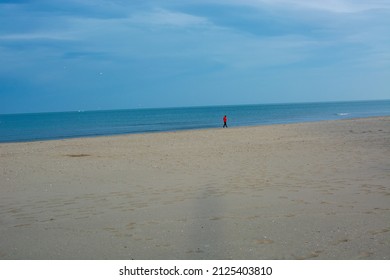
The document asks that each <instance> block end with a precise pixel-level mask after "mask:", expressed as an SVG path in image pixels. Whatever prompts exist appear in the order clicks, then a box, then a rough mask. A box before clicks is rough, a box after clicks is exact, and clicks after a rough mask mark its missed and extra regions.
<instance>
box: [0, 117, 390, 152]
mask: <svg viewBox="0 0 390 280" xmlns="http://www.w3.org/2000/svg"><path fill="white" fill-rule="evenodd" d="M378 118H390V116H370V117H356V118H344V119H337V120H317V121H304V122H289V123H270V124H254V125H237V126H229V127H228V129H239V128H256V127H268V126H280V125H283V126H284V125H294V124H298V125H299V124H311V123H322V122H338V121H349V120H352V121H353V120H360V119H378ZM219 129H222V125H221V127H210V128H191V129H178V130H164V131H144V132H131V133H115V134H101V135H100V134H99V135H89V136H88V135H85V136H69V137H65V138H52V139H37V140H20V141H4V142H1V141H0V145H2V144H22V143H36V142H47V141H66V140H75V139H91V138H92V139H93V138H101V137H103V138H104V137H122V136H125V137H130V136H132V135H148V134H151V135H153V134H160V133H180V132H191V131H208V130H219Z"/></svg>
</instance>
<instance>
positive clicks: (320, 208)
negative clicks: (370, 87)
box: [0, 117, 390, 259]
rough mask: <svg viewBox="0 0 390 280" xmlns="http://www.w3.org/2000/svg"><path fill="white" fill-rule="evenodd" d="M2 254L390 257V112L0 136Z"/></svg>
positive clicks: (43, 256) (25, 256)
mask: <svg viewBox="0 0 390 280" xmlns="http://www.w3.org/2000/svg"><path fill="white" fill-rule="evenodd" d="M0 184H1V185H0V236H1V237H0V259H389V258H390V117H379V118H367V119H356V120H343V121H325V122H319V123H305V124H291V125H274V126H261V127H245V128H229V129H211V130H197V131H183V132H170V133H157V134H142V135H125V136H115V137H97V138H85V139H73V140H56V141H47V142H32V143H12V144H0Z"/></svg>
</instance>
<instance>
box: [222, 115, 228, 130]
mask: <svg viewBox="0 0 390 280" xmlns="http://www.w3.org/2000/svg"><path fill="white" fill-rule="evenodd" d="M226 123H227V117H226V115H225V116H224V117H223V128H225V127H228V126H227V124H226Z"/></svg>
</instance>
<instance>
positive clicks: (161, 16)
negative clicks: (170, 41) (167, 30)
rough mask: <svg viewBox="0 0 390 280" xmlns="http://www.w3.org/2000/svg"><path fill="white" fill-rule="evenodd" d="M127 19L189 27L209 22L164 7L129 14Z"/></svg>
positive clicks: (149, 23) (143, 22)
mask: <svg viewBox="0 0 390 280" xmlns="http://www.w3.org/2000/svg"><path fill="white" fill-rule="evenodd" d="M129 20H130V21H131V22H133V23H138V24H146V25H162V26H167V25H168V26H177V27H191V26H199V25H201V26H202V25H207V24H209V22H208V20H207V19H205V18H203V17H198V16H194V15H190V14H186V13H181V12H174V11H169V10H166V9H161V8H159V9H154V10H153V11H151V12H142V13H138V14H135V15H132V16H130V18H129Z"/></svg>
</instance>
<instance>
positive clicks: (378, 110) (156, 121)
mask: <svg viewBox="0 0 390 280" xmlns="http://www.w3.org/2000/svg"><path fill="white" fill-rule="evenodd" d="M224 115H227V116H228V125H229V126H230V127H237V126H251V125H269V124H286V123H299V122H311V121H321V120H338V119H348V118H361V117H373V116H390V100H385V101H359V102H329V103H301V104H298V103H294V104H270V105H268V104H267V105H239V106H210V107H190V108H167V109H135V110H112V111H89V112H62V113H37V114H13V115H0V142H20V141H37V140H49V139H65V138H75V137H86V136H99V135H115V134H127V133H145V132H159V131H178V130H189V129H204V128H217V127H222V124H223V123H222V118H223V116H224Z"/></svg>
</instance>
